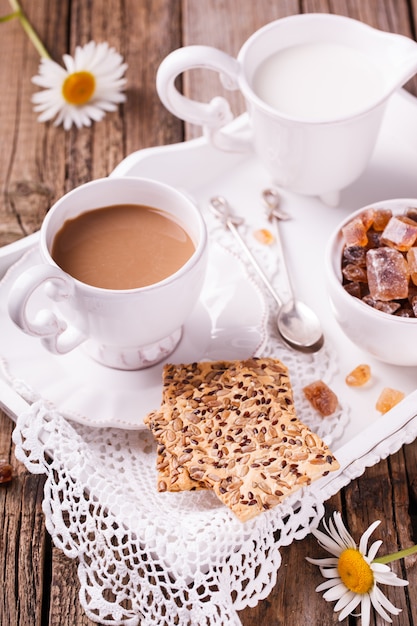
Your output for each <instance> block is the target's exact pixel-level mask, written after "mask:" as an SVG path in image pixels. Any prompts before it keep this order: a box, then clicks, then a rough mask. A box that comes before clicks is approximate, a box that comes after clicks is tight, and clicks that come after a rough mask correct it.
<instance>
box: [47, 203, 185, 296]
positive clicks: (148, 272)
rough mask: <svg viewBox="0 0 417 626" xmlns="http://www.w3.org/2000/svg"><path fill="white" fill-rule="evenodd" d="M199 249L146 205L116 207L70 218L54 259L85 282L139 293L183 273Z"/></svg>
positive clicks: (167, 218) (171, 222)
mask: <svg viewBox="0 0 417 626" xmlns="http://www.w3.org/2000/svg"><path fill="white" fill-rule="evenodd" d="M194 251H195V246H194V244H193V242H192V240H191V238H190V236H189V235H188V233H187V232H186V231H185V230H184V228H183V227H182V226H180V225H179V224H178V223H177V222H175V221H174V220H173V219H171V217H170V216H169V214H168V213H166V212H164V211H161V210H159V209H155V208H153V207H149V206H145V205H133V204H123V205H113V206H108V207H103V208H99V209H95V210H92V211H87V212H85V213H82V214H81V215H79V216H77V217H75V218H74V219H69V220H67V221H66V222H65V223H64V225H63V226H62V227H61V229H60V230H59V231H58V232H57V234H56V235H55V238H54V241H53V245H52V252H51V254H52V258H53V259H54V261H55V262H56V263H57V264H58V265H59V266H60V267H61V268H62V269H63V270H64V271H65V272H67V273H68V274H70V275H71V276H73V277H74V278H77V279H78V280H80V281H81V282H83V283H87V284H89V285H93V286H95V287H101V288H104V289H135V288H138V287H145V286H147V285H151V284H154V283H157V282H159V281H161V280H163V279H164V278H167V277H168V276H170V275H171V274H174V273H175V272H176V271H177V270H179V269H180V268H181V267H182V266H183V265H184V264H185V263H186V262H187V261H188V259H189V258H190V257H191V256H192V254H193V253H194Z"/></svg>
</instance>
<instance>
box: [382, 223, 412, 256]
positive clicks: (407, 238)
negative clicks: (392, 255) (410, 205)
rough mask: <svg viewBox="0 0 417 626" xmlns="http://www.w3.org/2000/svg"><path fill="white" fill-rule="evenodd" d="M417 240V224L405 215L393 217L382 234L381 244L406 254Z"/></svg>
mask: <svg viewBox="0 0 417 626" xmlns="http://www.w3.org/2000/svg"><path fill="white" fill-rule="evenodd" d="M416 239H417V222H415V221H414V220H412V219H410V218H409V217H407V216H405V215H395V216H393V217H392V218H391V219H390V221H389V222H388V224H387V225H386V227H385V228H384V231H383V233H382V237H381V242H382V243H384V244H386V245H387V246H391V247H392V248H395V249H396V250H400V251H401V252H406V251H407V250H409V249H410V248H411V247H412V246H413V245H414V243H415V241H416Z"/></svg>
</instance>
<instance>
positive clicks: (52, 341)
mask: <svg viewBox="0 0 417 626" xmlns="http://www.w3.org/2000/svg"><path fill="white" fill-rule="evenodd" d="M42 285H44V286H45V293H46V295H47V296H48V297H49V298H50V299H51V300H54V301H55V302H58V301H60V300H70V299H71V297H72V294H73V293H74V281H73V280H72V278H71V277H70V276H66V275H65V274H63V273H62V270H59V269H57V268H55V267H51V266H49V265H35V266H34V267H31V268H29V269H28V270H26V271H25V272H23V273H22V274H21V275H20V276H19V277H18V278H17V280H16V281H15V283H14V284H13V285H12V288H11V290H10V294H9V301H8V311H9V315H10V317H11V319H12V320H13V322H14V323H15V324H16V325H17V326H19V328H21V330H23V332H25V333H26V334H27V335H32V336H33V337H39V338H40V340H41V342H42V344H43V345H44V346H45V348H46V349H47V350H49V351H50V352H52V353H53V354H65V353H67V352H70V351H71V350H73V349H74V348H76V347H77V346H78V345H79V344H80V343H82V342H83V341H85V339H86V338H87V337H86V335H84V333H82V332H81V331H79V330H77V329H76V328H75V327H73V326H71V325H69V324H68V322H66V321H65V320H64V319H63V318H60V317H58V316H57V315H55V313H53V312H52V311H50V310H48V309H39V310H38V311H37V312H36V313H31V316H29V313H28V305H29V301H30V299H31V296H32V295H33V293H34V292H35V291H36V289H38V288H39V287H41V286H42Z"/></svg>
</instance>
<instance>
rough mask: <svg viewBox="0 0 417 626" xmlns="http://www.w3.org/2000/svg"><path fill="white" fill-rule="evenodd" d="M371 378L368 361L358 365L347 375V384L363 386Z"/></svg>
mask: <svg viewBox="0 0 417 626" xmlns="http://www.w3.org/2000/svg"><path fill="white" fill-rule="evenodd" d="M370 379H371V368H370V367H369V365H367V364H366V363H361V364H360V365H357V366H356V367H355V368H354V369H353V370H352V371H351V372H350V373H349V374H348V375H347V376H346V379H345V380H346V384H347V385H349V387H361V386H362V385H365V384H366V383H367V382H368V381H369V380H370Z"/></svg>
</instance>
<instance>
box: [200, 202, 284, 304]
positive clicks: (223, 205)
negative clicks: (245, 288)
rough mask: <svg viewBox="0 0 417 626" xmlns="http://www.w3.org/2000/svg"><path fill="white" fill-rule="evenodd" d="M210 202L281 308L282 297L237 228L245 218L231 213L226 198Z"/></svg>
mask: <svg viewBox="0 0 417 626" xmlns="http://www.w3.org/2000/svg"><path fill="white" fill-rule="evenodd" d="M210 204H211V207H212V209H213V210H214V213H215V214H216V215H217V217H219V218H221V219H222V221H223V224H224V225H225V226H226V227H227V228H228V229H229V230H230V232H231V233H232V235H233V236H234V238H235V239H236V241H237V242H238V243H239V245H240V246H241V248H242V250H243V251H244V252H245V254H246V256H247V258H248V259H249V261H250V262H251V264H252V266H253V268H254V270H255V271H256V273H257V274H258V276H259V278H260V279H261V280H262V281H263V283H264V285H265V287H266V288H267V289H268V291H269V293H270V294H271V296H272V297H273V298H274V300H275V302H276V303H277V304H278V307H279V308H281V307H282V304H283V303H282V300H281V298H280V297H279V296H278V294H277V293H276V291H275V289H274V288H273V286H272V285H271V283H270V281H269V278H268V277H267V276H266V274H265V272H264V271H263V269H262V268H261V266H260V265H259V263H258V261H257V260H256V259H255V257H254V256H253V254H252V252H251V251H250V249H249V248H248V246H247V244H246V242H245V241H244V239H243V237H242V236H241V234H240V233H239V231H238V229H237V226H236V224H242V223H243V220H242V219H241V218H235V217H233V216H231V215H230V208H229V205H228V204H227V202H226V200H225V199H224V198H222V197H216V198H212V199H211V200H210Z"/></svg>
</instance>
